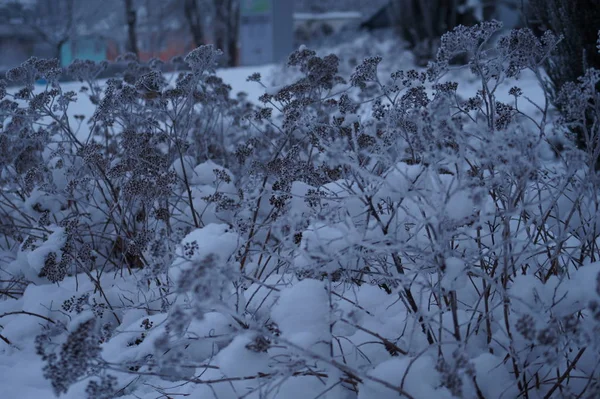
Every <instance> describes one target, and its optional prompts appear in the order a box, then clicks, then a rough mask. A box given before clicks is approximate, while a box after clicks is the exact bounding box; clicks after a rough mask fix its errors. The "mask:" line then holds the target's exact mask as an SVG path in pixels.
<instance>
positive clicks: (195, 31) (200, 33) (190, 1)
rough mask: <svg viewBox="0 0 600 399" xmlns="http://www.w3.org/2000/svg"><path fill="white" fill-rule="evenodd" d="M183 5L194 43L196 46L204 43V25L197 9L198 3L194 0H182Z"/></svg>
mask: <svg viewBox="0 0 600 399" xmlns="http://www.w3.org/2000/svg"><path fill="white" fill-rule="evenodd" d="M183 7H184V13H185V19H186V20H187V22H188V25H189V27H190V33H191V34H192V39H193V40H194V45H195V46H196V47H197V46H200V45H202V44H204V26H203V24H202V16H201V15H200V10H199V9H198V3H197V1H196V0H184V3H183Z"/></svg>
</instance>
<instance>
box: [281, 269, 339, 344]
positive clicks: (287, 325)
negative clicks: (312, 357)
mask: <svg viewBox="0 0 600 399" xmlns="http://www.w3.org/2000/svg"><path fill="white" fill-rule="evenodd" d="M271 316H272V318H273V320H274V321H275V322H276V323H277V325H278V326H279V329H280V330H281V332H282V334H283V336H284V337H286V338H288V339H290V340H291V341H293V342H295V343H296V344H298V345H301V346H303V347H310V346H311V345H313V344H314V343H316V342H317V341H319V340H320V339H322V338H323V337H324V335H325V334H326V333H327V332H328V331H329V317H330V314H329V298H328V296H327V290H326V289H325V283H324V282H322V281H317V280H312V279H306V280H302V281H300V282H298V283H297V284H295V285H294V286H292V287H289V288H286V289H284V290H283V291H281V294H280V297H279V301H277V304H276V305H275V307H274V308H273V311H272V313H271Z"/></svg>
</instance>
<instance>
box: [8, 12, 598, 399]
mask: <svg viewBox="0 0 600 399" xmlns="http://www.w3.org/2000/svg"><path fill="white" fill-rule="evenodd" d="M499 29H500V25H499V24H498V23H496V22H489V23H483V24H480V25H477V26H475V27H470V28H465V27H459V28H457V29H455V30H454V31H452V32H450V33H448V34H446V35H444V36H443V37H442V40H441V47H440V50H439V52H438V55H437V58H436V60H435V61H434V62H432V63H431V64H430V65H429V66H428V68H427V70H425V71H417V70H398V71H394V72H393V73H391V74H383V73H382V72H381V70H380V69H379V68H380V66H381V62H382V58H381V57H378V56H370V57H368V58H366V59H365V60H364V61H363V62H362V63H360V64H359V65H358V66H357V67H356V68H355V69H354V71H353V72H352V73H350V74H344V73H343V72H341V71H340V60H339V58H338V57H337V56H336V55H328V56H323V57H321V56H319V55H317V53H316V52H314V51H312V50H309V49H307V48H305V47H301V48H299V49H298V50H297V51H295V52H293V53H292V54H291V55H290V57H289V62H288V66H289V67H290V68H292V69H295V70H296V73H297V76H298V78H297V79H295V80H294V81H293V82H291V83H289V84H285V85H282V86H278V87H276V88H271V87H267V86H266V85H265V94H264V95H263V96H262V97H261V98H260V101H261V102H262V104H260V105H253V104H249V103H246V102H245V100H244V99H243V98H239V97H238V98H237V99H235V100H233V99H231V98H230V92H229V91H230V88H229V87H228V86H227V85H225V84H223V82H222V81H221V80H219V79H218V78H216V77H215V76H214V74H213V72H212V67H213V65H214V62H215V59H216V58H215V57H217V56H218V53H217V52H216V51H215V50H214V49H212V48H211V47H202V48H200V49H198V50H195V51H194V52H192V53H191V54H190V55H189V56H188V57H186V59H185V60H186V62H187V63H188V68H187V71H183V72H182V73H181V74H179V75H178V76H177V77H176V78H174V79H170V77H169V76H165V75H164V74H162V73H161V72H160V71H159V69H158V68H153V66H148V65H140V64H138V63H135V62H132V63H131V64H130V65H129V67H128V70H127V71H126V73H125V74H124V77H123V79H111V80H108V81H107V82H105V83H99V82H94V81H93V76H94V73H95V72H94V71H96V69H95V68H102V66H95V65H93V64H87V63H86V64H81V65H74V66H72V67H71V69H70V70H77V68H80V69H78V70H79V74H80V76H81V77H82V79H83V80H85V79H87V78H86V76H88V77H90V78H89V79H90V80H89V81H88V82H87V83H86V87H87V90H85V91H84V93H85V92H88V93H90V96H91V97H92V98H93V101H94V104H95V111H94V114H93V117H92V118H91V119H90V121H89V126H90V134H89V136H86V137H82V136H80V135H78V132H77V131H76V129H75V127H74V126H73V125H72V123H71V119H70V117H69V114H68V113H67V107H68V105H69V103H71V102H73V101H75V100H76V96H77V95H81V94H76V93H62V91H61V89H60V86H59V85H58V84H57V83H55V82H53V81H52V80H50V79H51V77H52V76H53V73H54V72H53V73H52V74H49V72H47V71H46V70H45V69H44V70H43V71H46V72H43V71H42V70H40V68H42V66H36V65H37V64H36V61H30V62H29V63H27V64H25V65H24V66H23V67H21V68H22V69H19V70H17V71H14V72H13V73H11V74H9V76H13V77H15V79H16V78H17V77H18V78H19V79H21V81H22V84H24V85H25V89H21V90H20V91H18V92H16V93H15V92H13V91H11V89H7V94H6V96H8V99H7V100H5V102H3V103H2V104H3V105H2V107H3V108H2V112H3V113H2V117H3V118H4V121H3V126H6V127H3V130H2V132H1V134H2V136H1V137H2V142H1V144H2V146H4V147H1V149H2V151H3V152H2V154H3V155H2V156H3V157H4V158H3V159H6V162H5V163H3V164H2V175H1V178H2V180H1V187H2V197H1V200H0V218H2V221H3V227H2V228H3V229H4V231H5V236H6V238H5V240H4V242H2V244H0V245H2V247H1V249H2V251H3V252H2V256H3V257H2V258H1V259H7V258H8V259H9V261H8V262H5V263H3V264H2V266H1V267H0V271H1V272H2V278H1V281H0V283H1V284H2V286H0V294H3V301H2V302H0V309H1V310H0V323H1V325H2V330H0V338H2V341H3V342H2V344H3V345H4V347H2V349H1V350H2V351H3V352H1V353H2V356H1V357H0V359H2V358H7V359H14V358H15V357H18V356H25V355H26V354H28V353H30V352H32V351H33V350H36V351H37V353H39V354H40V355H41V356H40V357H39V358H31V357H29V358H27V359H28V361H29V362H30V364H32V365H34V366H35V367H38V369H42V368H43V375H44V377H46V378H47V379H48V380H49V382H48V383H46V384H47V385H45V386H44V388H45V389H53V390H54V392H55V393H56V394H66V395H69V396H72V397H77V398H80V397H86V395H87V397H90V398H104V397H119V396H122V397H144V398H145V397H156V396H159V395H163V396H177V395H188V396H190V397H200V398H204V397H214V398H238V397H245V398H257V399H258V398H317V397H320V398H330V399H333V398H335V399H338V398H343V399H351V398H354V399H358V398H361V399H362V398H375V397H377V398H379V397H382V398H383V397H406V398H430V397H440V398H500V397H518V396H525V397H536V398H537V397H548V398H550V397H558V396H564V397H568V396H569V395H571V396H574V397H577V396H579V397H583V396H585V395H587V396H588V397H594V396H595V395H597V393H598V392H599V391H598V390H599V389H600V384H598V383H597V380H598V377H599V376H598V371H597V358H598V352H599V350H600V347H599V345H600V342H599V341H598V339H597V336H598V332H599V331H600V324H599V323H600V321H599V320H600V317H599V314H600V311H599V309H600V288H599V286H598V281H600V280H599V273H600V247H599V245H600V223H599V221H598V215H599V214H600V209H599V208H600V207H599V205H600V201H599V199H600V197H599V195H598V188H599V186H598V183H599V181H598V176H597V174H596V172H595V170H594V167H593V160H594V159H595V158H593V157H594V155H595V154H594V153H590V152H588V153H586V152H582V151H580V150H578V149H577V148H576V147H574V146H572V145H568V142H566V141H565V143H567V145H564V146H563V148H561V149H559V148H556V145H555V143H556V141H555V140H554V139H553V138H554V137H560V136H561V135H564V134H565V132H566V131H567V130H568V127H569V126H570V124H577V123H583V122H582V121H584V118H586V117H587V116H586V113H585V112H586V111H585V109H588V108H590V109H591V107H593V106H596V107H597V93H595V92H594V91H593V90H591V89H590V87H593V86H589V85H588V83H590V82H594V84H595V83H597V72H596V71H593V70H590V71H588V72H587V74H586V76H585V77H583V78H582V80H581V81H580V85H578V86H574V87H573V89H572V90H571V91H569V92H565V93H564V95H563V101H565V104H567V105H568V106H569V107H571V108H570V109H572V112H571V113H570V114H569V118H564V119H555V118H553V117H552V114H551V113H550V112H548V110H549V105H548V100H547V97H546V98H541V99H540V100H541V101H542V104H536V106H537V107H538V110H539V112H538V113H536V114H533V115H531V114H528V113H526V112H524V111H523V107H522V104H523V103H524V102H533V100H532V99H530V98H529V97H528V95H527V93H525V92H523V90H522V89H521V88H519V87H518V84H519V81H518V78H519V77H520V76H521V75H522V74H524V73H526V71H529V72H530V73H532V74H534V75H537V76H538V77H540V78H541V76H540V74H539V66H540V64H541V63H543V62H544V60H545V59H546V57H547V56H548V54H549V53H550V52H551V51H552V50H553V48H554V46H555V44H556V39H555V38H554V37H553V36H552V35H550V34H548V35H546V36H544V37H543V38H542V39H537V38H536V37H535V36H534V35H532V34H531V32H530V31H528V30H520V31H512V32H509V33H507V34H506V35H505V36H504V37H502V38H501V39H500V40H498V41H497V42H496V44H494V45H492V44H491V43H488V42H489V40H490V38H491V37H492V35H493V34H494V33H496V31H498V30H499ZM465 55H466V56H465ZM457 56H465V57H464V58H465V59H467V60H468V62H467V64H466V65H464V66H463V67H464V68H463V69H464V73H465V74H467V73H468V74H470V75H472V76H474V77H475V79H477V81H478V82H479V90H478V91H477V92H476V93H471V94H468V93H467V94H466V95H465V94H463V93H462V91H461V89H462V86H461V82H453V81H451V80H449V79H448V77H449V76H450V73H449V72H454V71H452V70H453V69H457V68H459V67H460V66H459V65H456V63H455V60H456V57H457ZM451 61H452V65H451ZM85 68H87V69H85ZM42 69H43V68H42ZM84 72H85V73H84ZM42 73H46V74H49V76H50V77H49V78H48V80H49V82H50V83H49V86H48V88H47V89H46V90H42V92H41V93H38V92H37V91H36V90H39V89H36V88H35V87H34V86H33V79H34V78H35V77H36V75H39V74H42ZM27 79H29V80H27ZM249 79H250V80H252V81H256V82H257V84H265V83H263V82H262V78H261V76H260V75H258V74H253V75H252V76H250V77H249ZM503 91H505V92H506V93H502V92H503ZM8 92H10V94H8ZM43 93H47V94H46V96H47V97H45V96H44V95H41V96H40V94H43ZM502 98H509V99H510V100H509V101H507V100H502V101H501V99H502ZM32 103H33V105H32ZM40 104H41V105H40ZM582 108H585V109H582ZM594 126H595V127H594V129H596V131H594V132H592V133H590V137H598V134H597V125H594ZM9 133H10V134H9ZM15 134H21V137H22V138H23V140H16V139H15V136H14V135H15ZM28 143H29V144H28ZM13 148H14V150H12V149H13ZM16 151H20V152H19V154H23V155H19V156H15V154H14V153H13V152H16ZM596 156H597V154H596ZM17 164H19V165H17ZM4 231H3V232H4ZM5 276H6V277H5ZM24 283H25V284H27V286H26V288H25V290H24V292H23V293H22V295H14V294H11V293H10V292H9V291H10V290H11V288H10V287H14V286H15V284H20V286H22V285H23V284H24ZM4 297H5V298H4ZM35 336H37V338H34V337H35ZM38 384H41V383H40V382H38Z"/></svg>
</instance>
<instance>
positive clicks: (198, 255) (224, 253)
mask: <svg viewBox="0 0 600 399" xmlns="http://www.w3.org/2000/svg"><path fill="white" fill-rule="evenodd" d="M238 241H239V236H238V235H237V234H236V233H234V232H232V231H230V230H229V227H228V226H227V225H224V224H215V223H211V224H209V225H206V226H204V227H202V228H200V229H196V230H194V231H192V232H191V233H189V234H188V235H187V236H185V238H184V239H183V240H182V241H181V245H180V246H179V247H178V248H177V251H176V255H177V258H176V259H175V261H174V262H173V266H172V267H171V269H170V271H169V276H170V277H171V278H172V279H173V280H174V281H177V280H178V277H179V275H180V273H181V272H182V271H183V270H184V269H187V268H189V267H191V265H190V263H191V262H193V261H202V260H203V259H206V258H207V257H208V256H212V257H213V258H214V259H215V260H216V261H218V262H227V261H228V260H229V258H230V257H231V256H232V255H233V254H234V253H235V251H236V249H237V247H238Z"/></svg>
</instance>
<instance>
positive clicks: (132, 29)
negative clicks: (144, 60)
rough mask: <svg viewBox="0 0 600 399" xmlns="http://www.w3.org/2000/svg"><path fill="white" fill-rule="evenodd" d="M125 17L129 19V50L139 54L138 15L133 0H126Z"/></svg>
mask: <svg viewBox="0 0 600 399" xmlns="http://www.w3.org/2000/svg"><path fill="white" fill-rule="evenodd" d="M125 19H126V21H127V37H128V40H127V50H128V51H131V52H132V53H134V54H135V55H137V56H139V51H138V46H137V34H136V21H137V15H136V12H135V8H134V7H133V0H125Z"/></svg>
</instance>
